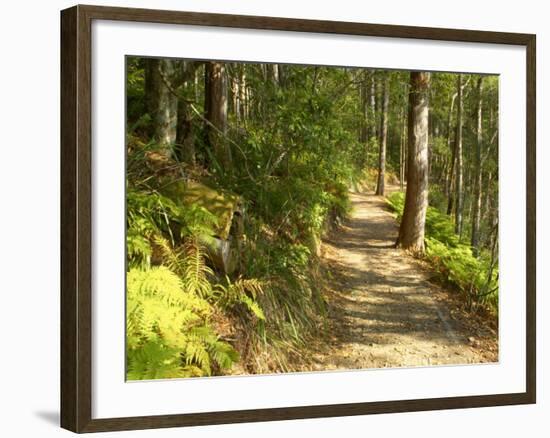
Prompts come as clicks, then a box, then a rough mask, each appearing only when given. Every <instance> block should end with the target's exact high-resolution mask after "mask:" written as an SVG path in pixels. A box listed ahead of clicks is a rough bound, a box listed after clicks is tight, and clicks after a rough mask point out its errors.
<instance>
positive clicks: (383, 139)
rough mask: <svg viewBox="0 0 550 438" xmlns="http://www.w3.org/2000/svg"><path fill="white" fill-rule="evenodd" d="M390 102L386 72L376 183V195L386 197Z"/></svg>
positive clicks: (388, 78) (388, 77)
mask: <svg viewBox="0 0 550 438" xmlns="http://www.w3.org/2000/svg"><path fill="white" fill-rule="evenodd" d="M389 101H390V76H389V74H388V73H387V72H386V73H385V78H384V82H383V85H382V116H381V119H380V141H379V147H380V150H379V154H378V181H377V183H376V194H377V195H378V196H384V194H385V192H386V187H385V177H386V143H387V139H388V106H389Z"/></svg>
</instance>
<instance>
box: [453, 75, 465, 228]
mask: <svg viewBox="0 0 550 438" xmlns="http://www.w3.org/2000/svg"><path fill="white" fill-rule="evenodd" d="M456 84H457V85H456V87H457V99H458V102H457V114H456V136H455V154H456V178H455V198H456V208H455V233H456V234H458V235H459V236H460V235H461V234H462V213H463V209H464V175H463V172H464V168H463V156H462V111H463V97H462V94H463V93H462V91H463V90H462V75H461V74H459V75H458V77H457V79H456Z"/></svg>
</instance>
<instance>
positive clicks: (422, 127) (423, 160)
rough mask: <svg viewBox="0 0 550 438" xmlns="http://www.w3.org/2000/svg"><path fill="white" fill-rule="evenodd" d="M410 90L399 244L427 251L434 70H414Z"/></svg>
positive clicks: (418, 251)
mask: <svg viewBox="0 0 550 438" xmlns="http://www.w3.org/2000/svg"><path fill="white" fill-rule="evenodd" d="M410 81H411V87H410V90H409V116H408V149H409V158H408V161H409V166H408V175H407V192H406V195H405V209H404V211H403V218H402V219H401V225H400V227H399V237H398V238H397V246H400V247H402V248H404V249H407V250H410V251H413V252H415V253H423V252H424V227H425V223H426V210H427V208H428V114H429V104H428V90H429V86H430V73H427V72H411V78H410Z"/></svg>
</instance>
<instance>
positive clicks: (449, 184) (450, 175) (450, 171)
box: [445, 93, 457, 216]
mask: <svg viewBox="0 0 550 438" xmlns="http://www.w3.org/2000/svg"><path fill="white" fill-rule="evenodd" d="M456 96H457V93H455V94H453V97H452V98H451V106H450V107H449V118H448V121H447V146H448V147H449V150H450V151H451V161H450V163H449V165H448V167H447V173H446V174H445V194H446V195H447V198H448V204H447V215H449V216H450V215H451V214H452V213H453V201H454V196H453V184H454V173H455V164H456V149H455V148H454V145H453V144H452V138H453V137H452V132H453V108H454V104H455V99H456Z"/></svg>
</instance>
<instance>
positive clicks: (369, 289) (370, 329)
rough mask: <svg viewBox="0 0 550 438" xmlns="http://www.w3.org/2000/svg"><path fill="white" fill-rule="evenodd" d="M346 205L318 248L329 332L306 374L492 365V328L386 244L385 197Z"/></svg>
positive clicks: (389, 217)
mask: <svg viewBox="0 0 550 438" xmlns="http://www.w3.org/2000/svg"><path fill="white" fill-rule="evenodd" d="M396 189H397V188H396V187H394V186H390V187H389V190H388V191H393V190H396ZM351 200H352V203H353V211H352V214H351V217H350V219H349V220H348V221H347V222H346V223H345V224H344V225H343V226H342V227H340V229H339V230H338V231H337V232H335V233H333V234H332V236H331V237H330V239H328V240H327V241H325V242H324V244H323V252H322V256H323V258H324V261H325V263H326V264H327V265H328V267H329V271H330V272H331V273H332V279H331V280H330V283H331V284H330V291H329V294H328V301H329V317H330V318H329V321H330V322H329V324H330V326H329V333H330V335H329V340H328V342H326V343H325V344H324V345H323V346H320V347H319V349H318V350H317V351H316V352H315V353H314V354H313V366H312V367H311V369H312V370H336V369H364V368H386V367H413V366H431V365H449V364H473V363H484V362H485V363H486V362H497V361H498V335H497V328H496V324H495V323H494V322H493V323H491V322H490V321H488V320H487V319H486V318H483V317H481V316H478V315H474V314H471V313H467V312H465V311H463V310H462V303H461V301H460V299H459V297H458V296H457V292H455V291H451V290H446V289H445V288H444V287H442V286H441V285H438V284H437V283H436V282H434V281H430V279H431V278H434V277H435V273H434V272H432V271H430V269H429V266H427V265H426V264H425V263H423V262H422V261H421V260H419V259H417V258H415V257H413V256H412V255H410V254H408V253H406V252H405V251H403V250H401V249H397V248H395V247H394V243H395V240H396V238H397V233H398V224H397V222H396V220H395V218H394V216H393V214H392V213H391V212H390V211H389V210H388V208H387V206H386V201H385V198H383V197H379V196H374V195H368V194H360V193H352V194H351Z"/></svg>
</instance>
